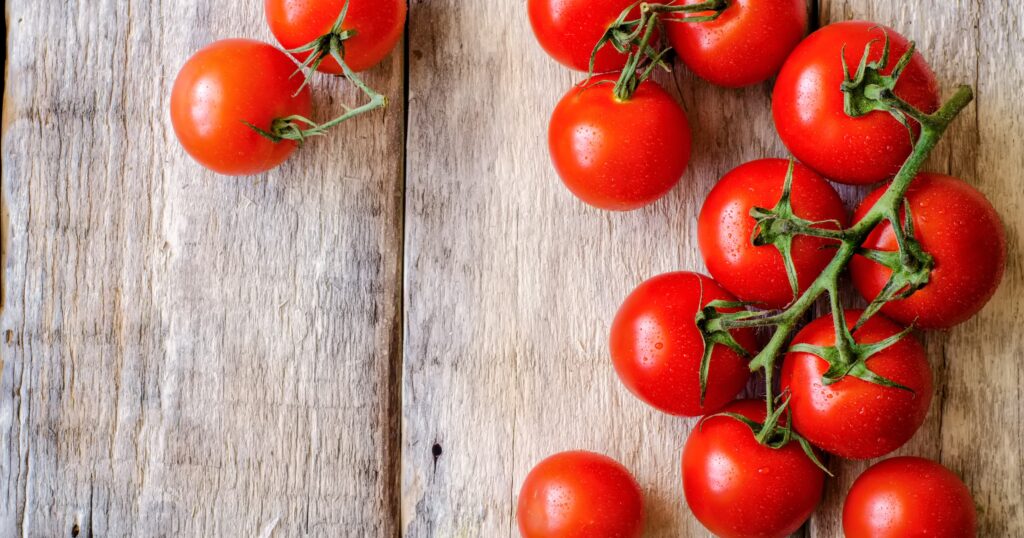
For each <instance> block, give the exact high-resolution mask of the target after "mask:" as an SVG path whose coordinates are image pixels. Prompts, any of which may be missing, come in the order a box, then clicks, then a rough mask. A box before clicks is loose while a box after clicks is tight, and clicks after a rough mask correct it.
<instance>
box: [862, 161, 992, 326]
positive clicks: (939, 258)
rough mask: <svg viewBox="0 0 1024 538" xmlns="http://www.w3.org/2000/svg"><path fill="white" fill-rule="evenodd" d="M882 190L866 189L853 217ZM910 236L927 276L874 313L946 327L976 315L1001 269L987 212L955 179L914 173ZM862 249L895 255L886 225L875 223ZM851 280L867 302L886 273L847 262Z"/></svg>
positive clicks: (971, 189)
mask: <svg viewBox="0 0 1024 538" xmlns="http://www.w3.org/2000/svg"><path fill="white" fill-rule="evenodd" d="M884 192H885V189H884V187H882V188H879V189H877V190H876V191H874V192H872V193H871V194H869V195H868V196H867V198H865V199H864V201H863V202H861V204H860V207H859V208H858V209H857V212H856V215H855V217H854V220H855V221H856V220H860V219H861V218H863V216H864V214H865V213H867V212H868V211H869V210H870V209H871V206H872V205H874V203H875V202H876V201H877V200H878V198H879V197H881V196H882V194H883V193H884ZM907 202H909V204H910V213H911V215H912V216H913V221H914V237H915V238H916V239H917V240H918V241H919V242H920V243H921V246H922V247H923V248H924V251H925V252H927V253H928V254H930V255H931V256H932V257H933V258H934V263H935V266H934V267H933V269H932V272H931V278H930V280H929V281H928V284H926V285H925V286H924V287H923V288H921V289H919V290H917V291H916V292H915V293H914V294H913V295H911V296H910V297H908V298H906V299H902V300H898V301H891V302H889V303H886V305H885V306H883V307H882V312H883V313H884V314H885V315H886V316H889V317H890V318H892V319H894V320H896V321H899V322H900V323H904V324H907V325H909V324H911V323H913V324H914V325H916V326H918V327H921V328H924V329H947V328H949V327H952V326H954V325H956V324H958V323H961V322H963V321H966V320H967V319H968V318H970V317H971V316H973V315H974V314H976V313H978V311H979V310H981V309H982V307H984V306H985V303H987V302H988V300H989V299H991V298H992V295H994V294H995V292H996V289H997V288H998V287H999V282H1000V280H1002V278H1003V270H1004V269H1005V267H1006V233H1005V231H1004V229H1003V223H1002V221H1000V219H999V214H998V213H996V210H995V208H993V207H992V204H991V203H990V202H989V201H988V200H987V199H986V198H985V196H984V195H983V194H981V193H980V192H978V191H977V190H976V189H975V188H974V187H971V186H970V185H968V184H967V183H964V182H963V181H960V180H959V179H957V178H954V177H949V176H944V175H940V174H920V175H919V176H918V177H917V178H916V179H914V182H913V183H912V184H911V185H910V189H909V190H908V191H907ZM863 246H864V248H869V249H874V250H883V251H896V250H898V249H897V247H896V237H895V235H894V234H893V231H892V225H891V224H889V223H888V222H885V223H882V224H880V225H879V226H878V227H877V228H875V230H874V232H872V233H871V235H869V236H868V238H867V241H865V242H864V245H863ZM850 272H851V274H852V275H853V283H854V285H855V286H856V287H857V290H858V291H860V293H861V295H863V296H864V298H865V299H868V300H870V299H873V298H875V296H877V295H878V292H879V291H881V290H882V287H883V286H885V283H886V282H887V281H888V280H889V276H890V274H891V271H890V270H889V268H887V267H885V266H883V265H881V264H878V263H875V262H873V261H871V260H868V259H867V258H864V257H862V256H855V257H854V258H853V259H852V260H851V261H850Z"/></svg>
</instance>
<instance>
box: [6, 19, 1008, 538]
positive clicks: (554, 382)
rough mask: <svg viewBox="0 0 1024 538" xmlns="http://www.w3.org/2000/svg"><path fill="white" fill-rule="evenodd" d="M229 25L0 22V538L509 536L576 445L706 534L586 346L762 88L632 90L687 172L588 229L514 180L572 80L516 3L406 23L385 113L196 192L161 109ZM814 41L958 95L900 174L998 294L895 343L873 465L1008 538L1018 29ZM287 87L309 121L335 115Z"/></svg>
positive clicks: (686, 79) (659, 420) (753, 117)
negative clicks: (889, 397)
mask: <svg viewBox="0 0 1024 538" xmlns="http://www.w3.org/2000/svg"><path fill="white" fill-rule="evenodd" d="M260 5H261V2H258V1H257V0H247V1H245V2H235V3H218V4H216V5H214V3H210V2H205V1H194V0H189V1H186V0H174V1H172V0H164V1H163V2H143V1H138V0H100V1H97V2H78V1H73V0H60V1H52V2H51V1H46V2H44V1H42V0H12V1H10V2H7V6H6V10H7V26H8V37H7V45H8V56H7V70H6V77H5V92H4V110H3V150H2V157H3V190H2V194H3V204H2V207H3V218H2V223H3V252H4V260H3V286H2V290H3V296H2V297H3V299H2V308H3V310H2V325H0V330H2V334H3V338H2V339H0V353H2V354H0V364H2V371H3V373H2V378H0V379H2V382H0V385H2V386H0V390H2V392H0V482H2V483H0V492H2V493H0V535H3V536H7V535H12V536H13V535H24V536H74V535H76V534H80V535H96V536H126V535H136V536H166V535H173V536H211V535H222V536H235V535H247V536H248V535H252V536H260V537H262V536H268V537H269V536H306V535H311V536H366V535H372V536H393V535H398V534H401V535H404V536H410V537H416V538H420V537H434V536H439V537H449V536H453V537H476V536H487V537H491V536H517V532H516V530H515V521H514V505H515V499H516V494H517V490H518V487H519V484H520V483H521V481H522V479H523V477H524V476H525V475H526V473H527V472H528V471H529V469H530V468H531V467H532V465H533V464H535V463H536V462H537V461H539V460H540V459H542V458H543V457H545V456H547V455H549V454H550V453H553V452H556V451H560V450H565V449H572V448H585V449H591V450H596V451H600V452H603V453H606V454H609V455H611V456H613V457H616V458H618V459H619V460H621V461H622V462H623V463H625V464H626V465H627V466H628V467H630V468H631V469H632V470H634V472H635V473H636V475H637V477H638V479H639V480H640V482H641V483H642V484H643V485H644V487H645V489H646V493H647V496H648V501H649V507H650V516H649V520H648V530H649V532H648V535H649V536H654V537H670V536H671V537H678V536H706V535H707V533H706V531H704V530H703V529H702V528H701V526H700V525H699V524H698V523H697V522H696V521H695V520H694V519H693V518H692V517H691V516H690V515H689V513H688V510H687V509H686V507H685V503H684V502H683V500H682V488H681V483H680V480H679V471H678V465H679V452H680V449H681V447H682V445H683V442H684V440H685V437H686V434H687V432H688V431H689V429H690V428H691V427H692V425H693V422H692V421H687V420H680V419H674V418H670V417H665V416H662V415H660V414H658V413H657V412H655V411H653V410H651V409H649V408H648V407H646V406H645V405H643V404H642V403H640V402H639V401H637V400H636V399H635V398H633V397H632V396H631V395H630V394H629V393H628V392H627V391H626V390H625V389H624V388H623V387H622V386H621V385H620V384H619V382H618V380H617V378H616V377H615V374H614V372H613V370H612V367H611V363H610V361H609V358H608V351H607V346H606V338H607V328H608V324H609V323H610V321H611V317H612V315H613V314H614V312H615V310H616V308H617V307H618V304H619V303H620V301H621V300H622V299H623V298H624V297H625V295H626V294H627V293H628V292H629V291H630V290H631V289H632V288H633V287H634V286H635V285H636V284H638V283H639V282H640V281H642V280H644V279H646V278H648V277H650V276H653V275H655V274H658V273H661V272H665V271H671V270H678V269H691V270H703V264H702V262H701V259H700V256H699V254H698V252H697V247H696V236H695V225H694V218H695V215H696V213H697V210H698V209H699V206H700V203H701V201H702V200H703V197H704V196H705V194H706V193H707V191H708V190H709V189H710V188H711V186H712V185H713V183H714V181H715V180H716V179H717V178H718V177H719V176H720V175H721V174H722V173H724V172H725V171H727V170H729V169H730V168H732V167H733V166H735V165H737V164H740V163H742V162H744V161H746V160H750V159H754V158H759V157H765V156H785V155H786V153H785V150H784V148H783V147H782V145H781V144H780V143H779V141H778V138H777V136H776V134H775V132H774V128H773V127H772V124H771V116H770V113H769V101H770V84H764V85H761V86H758V87H754V88H750V89H746V90H743V91H738V92H737V91H726V90H721V89H717V88H713V87H710V86H708V85H707V84H704V83H702V82H700V81H698V80H695V79H694V78H693V77H691V76H690V75H688V74H686V73H685V72H684V71H683V70H679V71H678V72H677V75H676V76H675V78H671V77H667V78H662V79H661V81H662V82H663V83H665V84H666V86H667V87H668V88H669V89H670V91H672V92H673V93H674V94H676V95H677V96H678V97H679V98H680V100H681V102H682V103H683V104H684V106H685V108H686V110H687V112H688V114H689V116H690V120H691V123H692V127H693V131H694V133H695V144H694V158H693V161H692V164H691V166H690V169H689V171H688V172H687V175H686V177H685V178H684V179H683V182H682V184H681V185H680V187H678V188H677V189H675V190H673V191H672V192H671V193H670V194H669V195H668V196H667V197H666V198H665V199H664V200H662V201H660V202H658V203H656V204H654V205H653V206H651V207H649V208H646V209H643V210H640V211H637V212H632V213H628V214H618V213H614V214H613V213H606V212H601V211H597V210H594V209H590V208H588V207H586V206H584V205H582V204H581V203H579V202H577V201H576V200H575V199H574V198H573V197H572V196H571V195H570V194H569V193H568V192H567V191H566V190H565V189H564V188H563V187H562V186H561V184H560V183H559V181H558V180H557V178H556V176H555V174H554V172H553V171H552V169H551V167H550V164H549V163H548V160H547V153H546V142H545V140H546V123H547V118H548V116H549V115H550V112H551V109H552V108H553V106H554V104H555V103H556V102H557V100H558V98H559V97H560V96H561V95H562V93H563V92H564V91H565V90H566V89H568V88H569V87H570V85H571V84H572V83H573V82H575V81H577V80H579V78H580V77H579V75H578V74H575V73H571V72H569V71H567V70H565V69H563V68H561V67H560V66H558V65H556V64H555V63H554V62H553V61H551V60H549V59H548V58H547V57H546V56H545V55H544V53H543V52H542V51H541V50H540V48H539V47H538V46H537V45H536V44H535V42H534V39H533V36H532V34H531V32H530V29H529V24H528V22H527V19H526V14H525V9H524V7H523V5H524V3H523V1H522V0H504V1H502V2H484V1H482V0H416V1H413V2H411V5H410V24H409V32H408V51H409V54H408V58H407V60H408V65H407V66H406V65H405V62H406V57H405V54H404V53H403V51H402V48H401V47H400V48H399V49H398V50H396V52H395V53H394V54H393V55H392V56H391V57H390V59H389V60H388V61H386V62H385V64H384V65H383V66H381V67H379V68H377V69H375V70H374V71H373V72H372V73H371V75H370V79H371V81H372V82H373V84H374V85H375V86H376V87H378V88H382V89H383V90H384V91H385V93H386V94H387V95H389V96H390V97H391V103H392V106H391V107H390V108H389V109H388V111H387V113H386V114H385V115H383V116H382V115H380V114H376V115H372V116H370V117H367V118H363V119H360V120H358V121H357V122H355V123H352V124H349V125H348V126H346V127H345V128H344V131H345V132H344V133H337V134H335V135H334V136H332V137H330V138H327V139H321V140H317V141H315V142H314V143H312V144H310V145H309V146H308V147H307V148H304V149H303V150H302V151H301V152H300V153H299V155H298V157H297V158H296V159H294V160H292V161H291V162H290V163H288V164H286V165H285V166H284V167H282V168H281V169H279V170H277V171H274V172H272V173H270V174H267V175H265V176H260V177H256V178H244V179H230V178H222V177H218V176H215V175H213V174H209V173H207V172H204V171H201V169H199V168H198V167H197V166H196V165H195V164H194V163H192V162H191V161H190V160H189V159H188V158H187V157H186V156H185V154H184V153H183V152H182V150H181V149H180V148H179V146H178V145H177V143H176V142H175V140H174V135H173V132H172V131H171V128H170V125H169V121H168V120H167V117H166V103H167V99H168V95H169V89H170V85H171V83H172V82H173V77H174V75H175V73H176V72H177V68H178V67H179V66H180V65H181V63H182V62H183V61H184V60H185V58H186V57H187V56H188V55H189V54H190V53H191V52H192V51H193V50H195V49H197V48H198V47H200V46H201V45H203V44H205V43H208V42H210V41H212V40H215V39H217V38H222V37H233V36H251V37H257V38H262V39H270V36H269V32H268V31H267V30H266V29H265V25H264V23H263V21H262V14H261V10H260V9H259V8H260ZM816 13H817V15H818V18H819V19H820V21H821V22H823V23H824V22H828V21H835V20H843V19H850V18H866V19H870V20H875V21H878V22H881V23H885V24H888V25H890V26H892V27H894V28H896V29H897V30H899V31H901V32H902V33H904V34H905V35H908V36H910V37H912V38H915V39H916V40H917V41H918V43H919V46H920V48H921V49H922V50H923V51H924V53H925V55H926V57H927V59H928V60H929V61H930V63H931V64H932V65H933V67H934V68H935V70H936V72H937V73H938V75H939V79H940V81H941V82H942V84H943V86H944V87H945V88H947V89H949V88H951V87H952V86H953V84H955V83H958V82H966V83H969V84H972V85H974V86H975V89H976V91H977V95H978V98H977V101H976V104H975V105H972V107H971V108H969V109H968V110H967V111H965V113H964V114H963V116H962V117H961V118H960V119H959V120H958V121H957V123H956V124H955V125H954V127H953V128H952V130H951V132H950V133H949V135H948V140H947V141H945V142H944V143H943V144H942V145H941V146H940V148H939V149H938V150H937V151H936V153H935V155H934V157H933V158H932V161H931V164H930V169H932V170H936V171H942V172H949V173H952V174H955V175H959V176H960V177H963V178H964V179H965V180H967V181H969V182H971V183H972V184H974V185H976V186H977V187H978V188H979V189H981V190H982V191H983V192H985V193H986V194H987V195H988V196H989V197H990V199H992V201H993V203H994V204H995V205H996V207H997V209H999V211H1000V213H1001V214H1002V215H1003V217H1004V219H1005V222H1006V225H1007V231H1008V237H1009V241H1010V245H1009V246H1010V249H1011V250H1010V258H1009V265H1008V268H1007V274H1006V277H1005V280H1004V283H1003V286H1002V288H1001V289H1000V292H999V295H998V296H997V297H996V298H995V299H994V300H993V302H992V304H991V305H989V306H988V307H987V308H986V309H985V310H984V311H983V313H982V314H981V315H980V316H979V317H978V318H976V319H975V320H972V321H970V322H968V323H967V324H965V325H964V326H962V327H959V328H957V329H955V330H953V331H951V332H949V333H948V334H930V335H928V336H927V337H926V340H927V343H928V348H929V350H930V352H931V355H932V361H933V364H934V365H935V366H936V374H937V379H938V380H939V383H938V384H937V387H938V393H937V395H936V398H935V399H934V404H933V409H932V411H931V415H930V417H929V419H928V422H927V423H926V426H925V428H924V429H923V430H922V431H921V432H920V433H919V434H918V436H917V437H916V438H915V439H914V440H913V441H912V442H911V444H910V445H908V446H907V447H906V448H904V449H903V450H902V451H901V453H907V454H918V455H922V456H927V457H932V458H938V459H940V460H941V461H942V462H943V463H945V464H947V465H949V466H950V467H951V468H953V469H954V470H955V471H957V472H958V473H959V474H960V475H961V476H963V478H964V479H965V481H966V482H967V484H968V485H969V486H970V487H971V489H972V491H973V492H974V495H975V498H976V501H977V502H978V504H979V507H980V509H981V529H980V535H981V536H1024V512H1022V511H1024V507H1022V506H1021V498H1022V496H1024V452H1022V450H1024V449H1022V448H1021V447H1024V433H1022V432H1024V426H1022V424H1024V421H1022V420H1021V418H1022V417H1021V414H1022V409H1024V408H1022V404H1021V403H1020V401H1021V397H1022V394H1021V388H1020V385H1021V383H1022V382H1024V371H1022V367H1021V366H1020V361H1019V357H1020V355H1021V354H1022V352H1024V336H1022V335H1021V331H1020V330H1019V323H1020V319H1021V318H1022V317H1024V312H1022V310H1024V305H1022V301H1021V300H1020V297H1021V295H1022V294H1024V264H1022V258H1021V256H1020V254H1019V251H1020V238H1021V236H1022V234H1024V207H1022V206H1024V188H1022V187H1021V183H1020V181H1019V179H1018V176H1019V175H1020V171H1021V170H1022V169H1024V138H1022V136H1021V133H1022V132H1024V105H1022V104H1021V103H1020V99H1019V95H1020V91H1021V88H1022V87H1024V51H1022V45H1021V42H1020V37H1019V36H1020V35H1021V34H1022V33H1024V8H1021V7H1020V6H1018V5H1016V4H1009V3H1005V2H997V1H996V0H985V1H975V2H969V1H966V0H958V1H951V2H933V1H929V0H907V1H905V2H899V3H893V2H881V1H879V0H847V1H843V2H837V1H826V0H822V1H821V2H820V5H818V6H817V7H816ZM58 37H59V38H58ZM406 67H407V72H406ZM316 89H317V90H318V91H317V92H316V95H317V96H319V97H318V99H319V106H318V109H317V110H318V112H319V113H321V114H323V116H324V117H326V116H329V115H330V114H332V113H333V112H337V111H338V110H340V106H339V103H340V102H341V101H343V100H347V101H351V100H352V99H354V98H355V94H354V93H353V92H351V90H350V89H349V88H347V87H346V86H345V85H344V84H339V83H335V82H329V81H325V80H320V81H318V82H317V88H316ZM403 92H407V99H403ZM330 96H333V97H330ZM406 114H407V121H408V125H407V127H406ZM844 194H845V195H846V196H847V197H848V199H849V200H851V202H852V201H853V200H855V199H856V196H858V193H857V192H855V189H844ZM403 327H404V336H403V333H402V332H400V331H403ZM865 467H866V464H865V463H839V462H833V468H834V469H835V470H836V471H837V472H838V477H837V479H836V480H834V481H832V482H831V483H830V486H829V490H828V493H827V495H826V500H825V503H824V505H823V507H822V510H821V511H820V512H819V514H818V515H816V516H815V518H814V519H813V520H812V521H811V523H810V524H809V525H808V528H807V529H806V530H805V531H804V534H805V535H807V536H815V537H832V536H840V535H841V530H840V522H839V516H840V511H841V503H842V497H843V495H844V494H845V491H846V489H847V488H848V486H849V484H850V482H852V480H853V478H855V477H856V475H857V473H859V472H860V471H861V470H862V469H863V468H865Z"/></svg>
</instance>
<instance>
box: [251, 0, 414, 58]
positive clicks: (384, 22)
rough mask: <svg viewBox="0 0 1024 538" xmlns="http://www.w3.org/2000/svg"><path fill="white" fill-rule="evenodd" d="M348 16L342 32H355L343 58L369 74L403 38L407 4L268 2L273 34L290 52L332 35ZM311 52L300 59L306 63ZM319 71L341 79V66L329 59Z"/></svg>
mask: <svg viewBox="0 0 1024 538" xmlns="http://www.w3.org/2000/svg"><path fill="white" fill-rule="evenodd" d="M346 2H348V12H347V13H346V15H345V20H344V21H343V23H342V25H341V29H342V30H343V31H345V30H349V31H351V30H354V35H351V37H347V38H346V39H345V40H344V41H343V47H342V50H341V52H342V58H343V59H344V60H345V63H347V64H348V66H349V67H350V68H352V70H353V71H357V72H358V71H365V70H367V69H369V68H371V67H373V66H375V65H377V64H378V63H380V61H381V60H383V59H384V58H385V57H386V56H387V55H388V53H390V52H391V49H393V48H395V44H396V43H398V40H399V39H400V38H401V37H402V31H403V29H404V28H405V13H406V10H407V6H406V3H405V0H265V1H264V9H265V11H266V15H267V23H268V24H269V25H270V31H271V32H273V33H274V36H275V37H276V38H277V40H278V42H280V43H281V46H283V47H284V48H286V49H295V48H299V47H302V46H303V45H307V44H309V43H311V42H313V41H315V40H316V39H318V38H320V37H321V36H324V35H326V34H328V33H330V32H331V29H332V27H333V26H334V23H335V22H336V21H337V20H338V16H339V15H340V14H341V10H342V8H344V7H345V3H346ZM309 54H310V53H309V52H305V53H299V54H297V55H296V56H297V57H298V58H299V59H300V60H305V58H306V57H307V56H309ZM319 70H320V71H323V72H325V73H331V74H334V75H340V74H341V73H342V69H341V66H340V65H338V62H336V61H335V60H334V59H333V58H330V57H328V58H325V59H324V61H323V63H321V64H320V66H319Z"/></svg>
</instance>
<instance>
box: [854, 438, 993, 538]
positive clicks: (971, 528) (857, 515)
mask: <svg viewBox="0 0 1024 538" xmlns="http://www.w3.org/2000/svg"><path fill="white" fill-rule="evenodd" d="M976 529H977V513H976V512H975V509H974V500H973V499H971V492H970V491H968V489H967V486H965V485H964V483H963V482H961V481H960V478H959V477H958V476H957V475H955V474H954V473H953V472H952V471H950V470H949V469H947V468H945V467H943V466H942V465H940V464H938V463H935V462H934V461H930V460H926V459H924V458H912V457H902V458H892V459H888V460H885V461H883V462H881V463H877V464H875V465H874V466H872V467H871V468H869V469H868V470H867V471H864V474H862V475H860V476H859V477H858V478H857V480H856V481H855V482H854V483H853V486H852V487H851V488H850V493H849V495H847V497H846V503H845V504H844V505H843V532H844V533H845V534H846V538H905V537H907V536H928V537H930V538H974V537H975V536H976V535H977V534H976Z"/></svg>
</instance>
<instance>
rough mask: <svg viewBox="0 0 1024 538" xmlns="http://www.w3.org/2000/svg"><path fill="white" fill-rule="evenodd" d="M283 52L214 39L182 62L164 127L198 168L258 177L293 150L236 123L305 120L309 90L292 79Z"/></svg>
mask: <svg viewBox="0 0 1024 538" xmlns="http://www.w3.org/2000/svg"><path fill="white" fill-rule="evenodd" d="M294 72H295V63H294V62H293V61H292V60H291V58H289V57H288V56H287V55H286V54H285V53H284V52H282V51H280V50H278V49H277V48H275V47H272V46H270V45H268V44H266V43H262V42H259V41H252V40H248V39H225V40H223V41H217V42H216V43H213V44H211V45H209V46H208V47H206V48H204V49H203V50H200V51H199V52H197V53H196V54H195V55H194V56H192V57H191V58H189V60H188V62H186V63H185V65H184V66H183V67H182V68H181V72H180V73H178V78H177V80H175V81H174V89H173V90H171V123H172V124H173V125H174V132H175V134H177V136H178V140H179V141H180V142H181V145H182V146H183V147H184V148H185V151H187V152H188V153H189V155H191V156H192V158H194V159H195V160H196V161H198V162H199V164H201V165H203V166H205V167H207V168H209V169H210V170H213V171H214V172H218V173H221V174H227V175H247V174H258V173H260V172H265V171H267V170H270V169H271V168H274V167H276V166H277V165H279V164H281V163H282V162H284V161H285V159H287V158H288V156H289V155H291V153H292V152H293V151H295V148H296V147H297V145H296V143H295V142H291V141H287V140H283V141H280V142H273V141H271V140H269V139H267V138H264V137H263V136H261V135H260V134H258V133H257V132H256V131H253V130H252V129H251V128H249V127H248V126H247V125H245V123H243V122H249V123H251V124H253V125H255V126H257V127H259V128H261V129H264V130H268V131H269V130H270V127H271V123H272V122H273V121H274V120H275V119H277V118H284V117H287V116H292V115H300V116H303V117H309V115H310V109H311V106H310V97H309V90H308V89H303V90H302V91H299V92H298V94H297V95H296V91H298V90H299V86H300V85H301V84H302V79H301V77H292V76H291V75H292V73H294Z"/></svg>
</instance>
